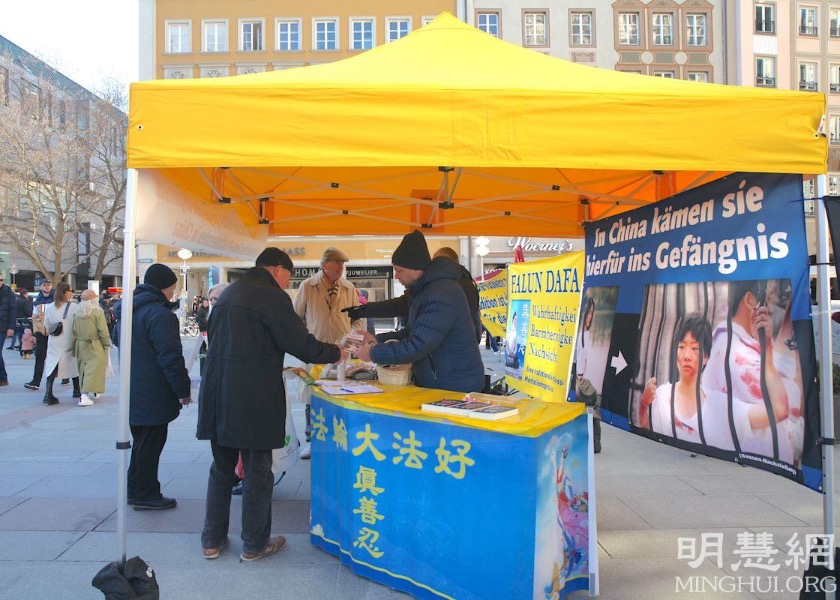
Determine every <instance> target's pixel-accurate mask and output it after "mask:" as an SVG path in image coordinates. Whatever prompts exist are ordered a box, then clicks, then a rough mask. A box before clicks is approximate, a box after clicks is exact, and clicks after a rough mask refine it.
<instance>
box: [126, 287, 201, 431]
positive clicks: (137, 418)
mask: <svg viewBox="0 0 840 600" xmlns="http://www.w3.org/2000/svg"><path fill="white" fill-rule="evenodd" d="M132 306H133V308H134V315H133V317H132V321H131V396H130V397H131V404H130V410H129V414H128V421H129V423H130V424H131V425H141V426H152V425H165V424H167V423H169V422H171V421H174V420H175V419H176V418H177V417H178V414H179V412H180V411H181V403H180V401H179V399H180V398H187V397H189V395H190V377H189V375H188V374H187V369H186V367H185V366H184V353H183V349H182V348H181V338H180V336H179V335H178V317H176V316H175V314H174V313H173V312H172V309H173V308H175V306H177V305H176V304H175V303H174V302H169V301H168V300H167V299H166V298H165V297H164V295H163V293H162V292H161V291H160V290H158V289H157V288H156V287H154V286H151V285H147V284H145V283H144V284H141V285H138V286H137V288H136V289H135V290H134V303H133V305H132Z"/></svg>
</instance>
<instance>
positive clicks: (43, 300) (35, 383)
mask: <svg viewBox="0 0 840 600" xmlns="http://www.w3.org/2000/svg"><path fill="white" fill-rule="evenodd" d="M53 297H54V294H53V286H52V281H50V280H49V279H45V280H44V281H43V282H41V291H40V292H38V295H37V296H36V297H35V302H33V303H32V304H33V306H32V332H33V333H34V334H35V370H34V371H33V373H32V380H31V381H29V382H27V383H24V384H23V387H25V388H26V389H27V390H35V391H38V389H40V387H41V378H42V377H43V376H44V362H45V361H46V359H47V344H48V342H49V336H48V335H47V328H46V327H44V311H45V310H46V308H47V306H48V305H49V304H52V302H53Z"/></svg>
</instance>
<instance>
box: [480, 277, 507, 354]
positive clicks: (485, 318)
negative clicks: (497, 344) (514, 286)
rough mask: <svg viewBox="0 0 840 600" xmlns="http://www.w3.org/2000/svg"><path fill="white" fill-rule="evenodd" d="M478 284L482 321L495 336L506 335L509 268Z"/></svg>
mask: <svg viewBox="0 0 840 600" xmlns="http://www.w3.org/2000/svg"><path fill="white" fill-rule="evenodd" d="M475 283H476V285H477V286H478V307H479V309H480V310H481V322H482V323H483V324H484V326H485V327H486V328H487V330H488V331H489V332H490V335H492V336H494V337H505V328H506V326H507V270H506V269H502V270H501V271H499V272H498V273H496V274H495V275H493V276H492V277H489V278H487V279H485V280H484V281H476V282H475Z"/></svg>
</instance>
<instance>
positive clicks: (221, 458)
mask: <svg viewBox="0 0 840 600" xmlns="http://www.w3.org/2000/svg"><path fill="white" fill-rule="evenodd" d="M210 448H211V449H212V451H213V464H212V466H211V467H210V477H209V479H208V481H207V510H206V513H205V516H204V531H202V532H201V546H202V547H203V548H218V547H219V546H221V545H222V543H224V541H225V539H227V535H228V530H229V529H230V498H231V490H233V486H234V485H235V484H236V482H237V481H238V478H237V476H236V473H235V469H236V463H237V462H238V460H239V454H240V452H241V453H242V464H243V465H244V467H245V479H244V480H243V482H242V551H243V552H248V553H254V552H261V551H262V550H264V549H265V547H266V546H267V545H268V539H269V537H271V495H272V493H273V491H274V475H272V473H271V450H239V449H237V448H228V447H226V446H220V445H218V444H217V443H216V442H214V441H212V440H211V442H210Z"/></svg>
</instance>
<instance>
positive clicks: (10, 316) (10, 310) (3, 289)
mask: <svg viewBox="0 0 840 600" xmlns="http://www.w3.org/2000/svg"><path fill="white" fill-rule="evenodd" d="M15 327H17V294H15V293H14V292H13V291H12V288H10V287H9V286H8V285H6V284H5V283H4V284H3V285H0V330H2V331H3V332H4V333H5V332H6V331H7V330H9V329H14V328H15Z"/></svg>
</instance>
